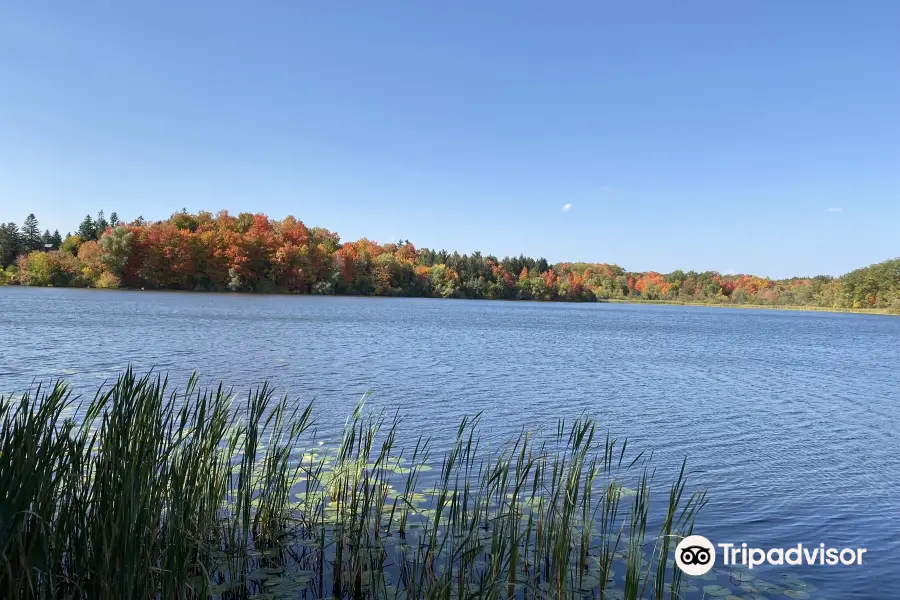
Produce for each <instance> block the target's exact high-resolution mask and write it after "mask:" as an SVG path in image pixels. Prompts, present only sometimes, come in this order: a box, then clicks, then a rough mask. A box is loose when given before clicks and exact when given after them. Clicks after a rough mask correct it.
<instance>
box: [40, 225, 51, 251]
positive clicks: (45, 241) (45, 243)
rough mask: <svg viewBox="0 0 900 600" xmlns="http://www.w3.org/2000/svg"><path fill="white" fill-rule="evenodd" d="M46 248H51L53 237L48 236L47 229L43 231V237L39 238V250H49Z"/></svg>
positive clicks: (48, 231)
mask: <svg viewBox="0 0 900 600" xmlns="http://www.w3.org/2000/svg"><path fill="white" fill-rule="evenodd" d="M47 246H53V236H52V235H50V230H49V229H45V230H44V235H42V236H41V249H43V250H49V248H48V247H47Z"/></svg>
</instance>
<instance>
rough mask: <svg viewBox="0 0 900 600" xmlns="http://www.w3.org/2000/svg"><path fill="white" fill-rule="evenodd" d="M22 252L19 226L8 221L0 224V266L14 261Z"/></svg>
mask: <svg viewBox="0 0 900 600" xmlns="http://www.w3.org/2000/svg"><path fill="white" fill-rule="evenodd" d="M20 252H22V237H21V236H20V235H19V226H18V225H16V224H15V223H13V222H12V221H10V222H9V223H6V224H4V225H2V226H0V267H6V266H8V265H11V264H12V263H14V262H15V261H16V257H17V256H18V255H19V253H20Z"/></svg>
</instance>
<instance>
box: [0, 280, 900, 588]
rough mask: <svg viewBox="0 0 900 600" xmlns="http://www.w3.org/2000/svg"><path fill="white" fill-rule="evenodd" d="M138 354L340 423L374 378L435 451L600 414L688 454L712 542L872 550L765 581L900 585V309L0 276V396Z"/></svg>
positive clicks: (664, 454) (703, 529) (97, 378)
mask: <svg viewBox="0 0 900 600" xmlns="http://www.w3.org/2000/svg"><path fill="white" fill-rule="evenodd" d="M128 363H132V364H133V365H134V366H135V367H136V369H138V370H139V371H143V370H147V369H150V368H154V369H157V370H161V371H166V372H168V373H169V375H170V380H171V381H172V382H173V383H177V384H179V385H183V383H184V382H185V381H186V379H187V376H188V374H189V373H190V372H191V371H194V370H196V371H198V372H199V373H200V374H201V375H202V377H203V378H204V380H224V381H225V382H226V383H229V384H232V385H234V386H235V387H237V388H240V389H246V388H247V387H248V386H250V385H253V384H255V383H258V382H261V381H263V380H265V379H268V380H270V381H272V382H273V383H274V384H275V385H276V386H277V388H278V389H279V390H281V391H285V392H290V393H291V394H292V395H293V396H297V397H300V398H302V399H306V400H310V399H315V403H316V410H315V415H316V416H317V421H318V423H320V425H321V428H322V429H323V430H324V431H326V432H327V431H329V430H336V429H338V428H340V426H342V425H343V423H344V419H345V417H346V416H347V414H348V412H349V411H350V410H351V409H352V407H353V406H354V405H355V403H356V402H357V401H358V400H359V398H360V397H361V395H362V394H363V393H365V392H367V391H370V392H372V397H371V399H370V400H369V403H370V406H372V407H375V408H379V407H384V408H391V409H393V408H399V410H400V415H401V417H402V419H403V427H402V429H401V433H402V434H403V435H404V436H406V437H407V438H408V440H409V441H410V442H411V443H414V440H415V438H416V437H417V436H418V435H419V434H424V435H426V436H430V437H431V438H432V440H433V449H434V452H437V453H438V454H439V453H440V451H441V450H442V449H444V448H446V445H447V444H448V443H449V441H450V440H451V438H452V436H453V435H454V434H455V428H456V425H457V423H458V421H459V419H460V418H461V417H462V416H463V415H466V414H472V413H474V412H475V411H484V414H483V417H482V420H483V425H484V427H483V434H484V435H485V436H486V437H490V438H491V439H494V440H499V441H502V440H504V439H508V438H509V437H511V436H514V435H515V434H516V433H518V432H519V431H520V430H521V428H522V427H526V428H528V429H535V430H536V429H540V428H542V427H546V426H548V425H552V424H553V422H554V420H555V419H556V418H557V417H576V416H579V415H581V414H586V415H588V416H591V417H595V418H597V419H598V420H599V421H600V422H601V423H602V424H603V425H604V426H605V427H607V428H608V429H609V430H610V431H611V432H612V433H613V434H614V435H619V436H626V435H627V436H628V438H629V444H633V445H634V446H635V447H636V448H639V449H641V450H647V451H652V452H653V453H654V464H656V465H657V467H658V473H657V479H658V481H659V483H660V484H663V483H666V482H668V481H669V479H670V477H671V474H672V473H673V472H674V471H675V470H676V469H677V468H678V467H679V466H680V463H681V460H682V458H683V457H685V456H687V458H688V465H689V470H690V484H691V486H692V487H693V488H705V489H708V490H709V494H710V502H709V504H708V505H707V507H706V508H705V509H704V511H703V512H702V513H701V515H700V517H699V520H698V523H697V526H696V528H695V533H700V534H702V535H705V536H706V537H708V538H710V539H711V540H713V542H717V543H718V542H720V541H721V542H732V543H736V544H738V545H739V544H740V543H741V542H747V543H748V544H749V545H750V546H757V547H764V548H769V547H788V546H796V544H798V543H803V544H805V545H811V546H818V544H819V543H820V542H821V543H825V544H826V545H829V546H836V547H845V546H849V547H865V548H867V550H868V552H867V554H866V555H865V559H864V564H863V565H862V566H852V567H848V566H838V567H821V566H820V567H786V568H785V569H774V568H763V569H761V570H754V571H755V572H756V574H758V575H760V576H761V577H767V578H770V579H771V580H773V581H777V578H778V576H780V575H781V574H782V573H783V572H787V573H788V575H792V574H797V575H799V576H802V577H803V578H804V580H805V581H808V582H809V583H810V584H811V586H813V587H812V588H810V589H811V590H812V591H811V593H810V597H812V598H836V599H837V598H841V599H843V598H893V597H896V596H897V595H898V594H900V568H898V566H897V565H898V564H900V563H898V561H900V443H898V442H900V439H898V438H900V413H898V404H900V318H895V317H882V316H868V315H866V316H862V315H849V314H828V313H802V312H781V311H765V310H731V309H716V308H709V309H706V308H696V307H670V306H644V305H641V306H636V305H621V304H542V303H526V302H487V301H457V300H428V299H377V298H332V297H298V296H257V295H253V296H251V295H225V294H199V293H160V292H121V291H119V292H116V291H99V290H66V289H29V288H15V287H7V288H2V287H0V391H2V392H12V391H21V390H23V389H25V388H27V387H29V385H30V384H31V382H32V381H33V380H34V379H35V378H37V379H44V380H48V379H50V378H56V377H63V378H66V379H68V380H69V381H70V382H71V384H72V385H73V387H74V388H75V389H76V390H78V391H82V392H91V393H92V392H93V391H94V389H95V388H96V387H97V385H98V384H100V383H102V382H103V380H104V379H109V378H111V377H114V376H115V374H116V373H118V372H119V371H120V370H121V369H123V368H124V367H125V366H126V365H127V364H128ZM657 497H658V499H659V500H660V501H662V500H663V498H662V494H657ZM769 597H785V596H777V595H771V596H769Z"/></svg>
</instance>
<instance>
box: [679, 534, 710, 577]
mask: <svg viewBox="0 0 900 600" xmlns="http://www.w3.org/2000/svg"><path fill="white" fill-rule="evenodd" d="M675 564H676V565H678V568H679V569H681V570H682V571H683V572H684V574H685V575H691V576H693V577H696V576H698V575H703V574H704V573H708V572H709V571H710V569H712V568H713V565H714V564H716V548H715V546H713V543H712V542H710V541H709V540H708V539H706V538H705V537H703V536H702V535H689V536H687V537H686V538H684V539H683V540H681V541H680V542H678V546H676V548H675Z"/></svg>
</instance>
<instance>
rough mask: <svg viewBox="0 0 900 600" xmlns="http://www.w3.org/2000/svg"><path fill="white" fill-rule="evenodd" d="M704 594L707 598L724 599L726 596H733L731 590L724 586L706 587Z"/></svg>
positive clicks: (704, 587)
mask: <svg viewBox="0 0 900 600" xmlns="http://www.w3.org/2000/svg"><path fill="white" fill-rule="evenodd" d="M703 593H704V594H705V595H707V596H713V597H716V598H723V597H725V596H729V595H731V590H729V589H728V588H727V587H725V586H724V585H704V586H703Z"/></svg>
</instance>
